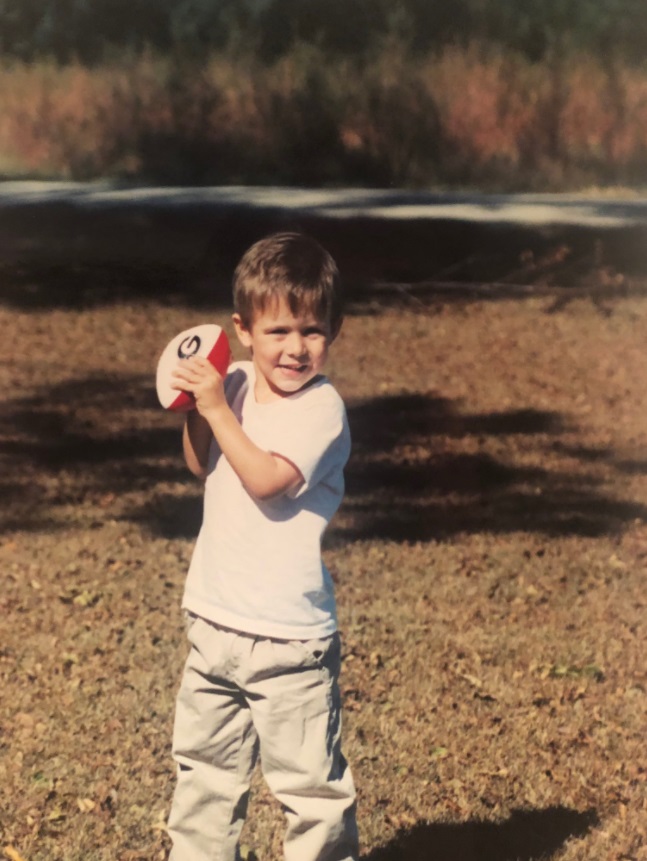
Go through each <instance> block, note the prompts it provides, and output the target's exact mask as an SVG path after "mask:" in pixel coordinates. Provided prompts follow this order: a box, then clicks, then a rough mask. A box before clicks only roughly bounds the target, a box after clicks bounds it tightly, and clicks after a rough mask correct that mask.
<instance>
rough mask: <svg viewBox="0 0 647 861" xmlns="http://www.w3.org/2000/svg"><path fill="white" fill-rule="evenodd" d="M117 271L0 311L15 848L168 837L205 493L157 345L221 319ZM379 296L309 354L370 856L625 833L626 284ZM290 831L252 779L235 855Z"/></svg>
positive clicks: (634, 524) (631, 733)
mask: <svg viewBox="0 0 647 861" xmlns="http://www.w3.org/2000/svg"><path fill="white" fill-rule="evenodd" d="M3 277H4V279H5V287H6V288H7V289H8V290H9V291H10V292H11V291H13V293H12V295H14V294H17V293H18V292H19V289H23V288H24V287H25V282H24V280H23V281H21V278H24V272H23V273H22V274H21V272H20V271H18V270H15V271H13V274H12V271H9V270H7V271H5V273H4V276H3ZM12 278H13V281H12ZM21 285H22V286H21ZM112 286H113V287H114V288H115V290H116V291H117V292H116V293H115V294H114V297H115V298H116V300H117V301H112V302H110V303H93V302H90V301H88V302H85V303H84V304H81V305H79V304H78V303H77V305H76V306H75V305H74V303H71V302H70V303H65V306H64V307H56V304H55V303H49V304H48V303H42V302H36V303H34V305H32V306H31V307H27V306H26V305H24V304H22V305H21V304H20V303H16V302H11V303H7V305H6V306H5V307H3V308H2V309H0V325H1V326H2V331H4V332H5V333H9V337H8V338H5V341H4V344H3V354H4V361H3V365H2V371H1V374H2V379H1V384H2V390H3V395H4V404H3V410H2V414H1V415H0V433H1V434H2V451H3V454H2V471H1V473H0V485H1V487H2V504H3V511H2V519H1V520H0V530H1V531H0V559H1V560H2V566H3V571H4V589H3V592H2V596H1V597H0V604H1V621H0V625H1V635H0V674H1V677H2V691H3V696H2V700H1V702H0V727H1V733H2V734H1V736H0V748H1V750H2V758H1V759H0V829H1V830H0V853H1V851H2V847H7V848H5V849H4V852H5V855H6V857H7V858H10V859H14V861H15V859H18V858H19V857H22V858H24V859H26V861H58V859H60V861H63V859H64V861H115V859H117V861H144V859H146V861H152V859H163V858H165V853H166V849H167V845H166V836H165V834H164V830H163V825H164V820H165V817H166V814H167V811H168V806H169V801H170V797H171V792H172V788H173V766H172V763H171V759H170V750H169V748H170V734H171V724H172V715H173V703H174V696H175V691H176V688H177V684H178V681H179V676H180V672H181V666H182V663H183V659H184V655H185V643H184V638H183V624H182V619H181V614H180V596H181V590H182V584H183V580H184V576H185V572H186V567H187V563H188V560H189V557H190V553H191V549H192V544H193V540H194V537H195V534H196V530H197V527H198V522H199V514H200V504H201V503H200V497H201V489H200V486H199V484H198V483H197V482H195V481H194V480H193V479H192V478H191V477H190V476H189V474H188V473H187V472H186V470H185V469H184V467H183V464H182V461H181V456H180V445H179V439H180V427H179V420H178V419H177V417H174V416H171V415H167V414H165V413H163V412H162V410H161V409H160V408H159V407H158V405H157V403H156V401H155V396H154V392H153V387H152V386H153V370H154V364H155V360H156V357H157V355H158V354H159V352H160V351H161V349H162V347H163V346H164V344H165V343H166V341H167V340H168V339H169V338H170V337H171V336H172V335H174V334H175V333H176V332H178V331H180V330H181V329H182V328H184V327H186V326H189V325H192V324H194V323H196V322H204V321H205V320H206V319H207V318H209V319H213V320H215V322H219V323H221V324H224V325H225V326H227V327H228V322H227V317H226V315H225V313H224V312H223V311H217V312H216V313H215V314H214V315H211V314H210V312H208V311H207V309H206V307H205V305H204V303H202V302H199V303H198V302H196V303H193V304H187V302H186V301H184V299H183V298H182V296H181V295H180V294H171V293H166V294H165V295H164V296H159V297H155V295H150V296H148V297H147V298H146V299H143V298H139V299H138V300H136V301H131V300H128V299H127V290H125V289H124V290H123V291H122V293H121V294H119V288H120V286H121V285H120V283H119V279H118V273H116V274H115V283H114V285H112ZM35 289H37V290H38V291H40V292H39V295H40V296H42V295H44V294H45V293H46V291H47V282H46V280H45V279H44V278H41V279H40V281H39V282H38V283H37V284H36V285H35ZM396 300H397V301H390V302H389V303H381V302H380V299H379V295H378V296H377V298H375V297H373V298H372V299H371V301H370V302H365V303H363V304H362V303H358V304H357V305H356V306H355V308H354V313H353V314H352V315H351V316H349V318H348V319H347V321H346V324H345V327H344V330H343V333H342V335H341V337H340V340H339V342H338V344H336V346H335V349H334V350H333V355H332V360H331V365H330V369H329V370H330V375H331V377H332V378H333V380H334V381H335V382H336V384H337V386H338V388H339V390H340V391H341V393H342V394H343V396H344V397H345V399H346V401H347V403H348V407H349V415H350V420H351V424H352V428H353V435H354V441H355V444H354V453H353V458H352V461H351V463H350V465H349V469H348V476H347V479H348V481H347V484H348V492H347V496H346V500H345V503H344V506H343V508H342V510H341V511H340V513H339V516H338V517H337V519H336V521H335V523H334V525H333V527H332V528H331V530H330V534H329V536H328V539H327V545H326V550H325V552H326V559H327V562H328V564H329V566H330V568H331V570H332V572H333V575H334V577H335V579H336V581H337V589H338V599H339V608H340V619H341V625H342V629H343V635H344V665H343V678H342V686H343V692H344V699H345V707H346V712H345V736H346V752H347V755H348V758H349V759H350V761H351V763H352V765H353V768H354V772H355V776H356V780H357V784H358V788H359V796H360V808H359V816H360V826H361V832H362V843H363V851H364V857H365V858H366V859H370V861H391V859H393V860H394V861H395V859H399V858H405V857H406V858H408V859H413V861H423V859H425V861H426V859H427V858H428V857H431V856H432V855H433V857H435V858H437V859H439V861H445V859H447V861H449V859H452V861H453V859H456V858H461V859H463V861H477V859H478V861H513V859H517V858H523V859H533V858H539V857H553V858H558V857H559V858H560V859H564V861H584V859H586V861H598V859H600V861H602V859H605V861H606V859H609V861H610V859H620V858H623V859H638V858H644V857H646V856H645V854H644V853H645V845H646V843H647V834H646V832H647V827H646V825H645V823H646V822H647V794H646V791H645V786H646V785H647V782H646V781H645V767H646V762H645V755H644V728H645V727H644V719H645V712H646V707H647V687H646V680H645V671H644V655H645V645H646V643H645V626H644V619H645V598H644V582H645V574H646V565H647V426H646V422H645V419H646V416H647V412H646V411H645V392H646V391H647V386H646V383H647V374H646V371H645V338H644V333H645V330H646V324H647V303H646V302H645V300H643V299H641V298H639V297H634V298H631V297H629V298H624V299H613V300H606V301H605V304H604V307H598V306H596V305H595V304H594V303H593V302H591V301H589V300H588V299H578V300H575V301H569V302H568V303H565V304H563V306H561V307H557V308H556V307H555V303H554V301H553V300H552V299H551V298H547V297H544V298H542V297H539V298H524V299H504V300H502V301H498V302H490V301H470V302H465V301H449V300H442V299H441V300H439V299H438V297H435V298H434V299H433V301H432V300H431V299H429V297H427V296H425V295H422V296H419V297H418V298H417V299H416V300H415V301H412V300H411V298H410V297H409V296H406V295H402V294H401V293H400V294H398V295H397V296H396ZM281 830H282V824H281V814H280V811H279V810H278V809H277V807H276V805H275V804H274V802H273V801H272V799H271V798H270V797H269V796H268V794H267V792H266V791H265V789H264V788H263V786H262V784H261V782H260V780H257V781H256V782H255V794H254V798H253V800H252V806H251V813H250V822H249V824H248V826H246V832H245V844H246V852H247V851H248V854H249V855H250V857H251V856H252V853H255V855H256V856H257V857H258V858H259V859H262V861H269V859H276V858H279V857H280V842H281ZM250 847H251V848H250Z"/></svg>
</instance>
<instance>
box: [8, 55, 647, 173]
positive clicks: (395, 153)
mask: <svg viewBox="0 0 647 861" xmlns="http://www.w3.org/2000/svg"><path fill="white" fill-rule="evenodd" d="M646 139H647V76H646V75H645V71H644V69H642V68H637V67H635V66H629V65H626V66H624V65H622V63H621V62H620V61H617V60H613V61H612V60H609V59H607V60H606V61H604V62H603V61H601V60H598V59H596V58H593V57H590V56H587V55H580V56H570V57H569V58H568V59H567V60H566V59H564V60H563V61H561V62H559V63H558V62H554V63H552V64H551V63H548V62H542V63H531V62H530V61H529V60H527V59H525V58H523V57H522V56H520V55H516V54H513V53H511V52H504V51H501V50H499V51H495V50H494V49H487V50H486V49H484V48H482V47H478V46H476V45H474V46H473V47H471V48H467V49H463V48H451V47H448V48H445V49H444V50H443V51H442V52H440V53H439V54H438V55H432V56H428V57H417V58H411V57H410V56H409V55H408V54H407V53H406V51H405V50H404V49H403V48H402V47H401V46H399V45H398V44H397V42H396V43H389V44H388V45H387V46H385V47H383V48H382V50H381V51H379V52H377V53H374V54H372V55H371V57H370V58H368V59H366V58H365V59H362V60H359V59H355V60H350V59H346V60H344V59H339V60H337V61H334V60H331V59H330V58H329V57H324V56H323V55H322V54H320V53H319V52H318V51H317V50H316V49H314V48H309V47H304V46H302V47H300V48H295V49H294V50H293V51H292V52H291V53H290V54H288V55H286V56H285V57H283V58H281V59H280V60H278V61H276V62H275V63H274V64H273V65H272V66H270V67H266V66H263V65H261V64H260V63H258V62H257V61H256V60H254V59H253V58H250V57H249V56H241V55H235V54H231V55H229V54H221V55H214V56H213V57H212V58H211V59H210V60H205V61H202V62H200V63H198V62H195V63H191V62H188V61H186V60H183V61H180V60H177V61H173V60H172V59H169V58H165V59H162V58H156V57H154V56H152V55H150V54H144V55H143V56H141V57H139V58H136V59H133V60H131V61H130V62H127V61H126V60H122V61H119V62H114V63H113V64H112V65H104V66H101V67H96V68H88V67H86V66H83V65H80V64H76V65H75V64H69V65H66V66H63V67H59V66H56V65H55V64H53V63H51V64H50V63H46V62H40V63H35V64H32V65H27V64H21V63H18V62H13V63H8V62H6V63H5V65H4V66H3V67H2V69H0V168H1V169H2V171H3V172H4V173H5V175H8V174H9V175H15V174H16V173H22V174H37V175H47V176H63V177H72V178H80V179H83V178H89V177H97V176H113V177H114V176H125V177H132V176H138V177H144V178H148V179H151V180H158V181H159V180H161V181H171V182H181V183H195V182H210V183H231V182H234V183H235V182H246V183H275V184H276V183H285V184H301V185H308V184H313V185H320V184H322V183H323V184H326V183H352V184H364V185H366V184H372V185H393V184H394V185H400V186H430V185H478V186H480V187H481V188H483V187H497V188H501V187H503V188H507V189H513V188H516V189H520V188H524V189H531V188H534V189H537V188H541V189H546V188H553V189H560V188H566V187H577V186H581V185H583V184H598V185H604V184H609V183H639V182H644V181H645V178H646V176H647V151H646V149H645V140H646Z"/></svg>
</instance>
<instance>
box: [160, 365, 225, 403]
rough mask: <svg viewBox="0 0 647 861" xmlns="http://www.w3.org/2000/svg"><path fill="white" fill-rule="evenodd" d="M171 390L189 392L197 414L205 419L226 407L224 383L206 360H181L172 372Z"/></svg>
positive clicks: (221, 377)
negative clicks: (193, 399) (193, 400)
mask: <svg viewBox="0 0 647 861" xmlns="http://www.w3.org/2000/svg"><path fill="white" fill-rule="evenodd" d="M172 388H173V389H178V390H179V391H184V392H190V393H191V394H192V395H193V397H194V398H195V406H196V409H197V410H198V412H199V413H200V414H201V415H202V416H204V417H205V418H207V417H209V416H210V415H211V416H214V417H215V415H216V414H217V413H218V412H219V411H220V410H221V409H222V408H223V407H226V406H227V399H226V397H225V381H224V378H223V376H222V375H221V374H219V373H218V371H217V370H216V369H215V368H214V366H213V365H212V364H211V362H209V361H208V360H207V359H204V358H202V357H201V356H192V357H191V358H188V359H182V360H181V361H180V362H179V363H178V366H177V368H176V369H175V370H174V371H173V383H172Z"/></svg>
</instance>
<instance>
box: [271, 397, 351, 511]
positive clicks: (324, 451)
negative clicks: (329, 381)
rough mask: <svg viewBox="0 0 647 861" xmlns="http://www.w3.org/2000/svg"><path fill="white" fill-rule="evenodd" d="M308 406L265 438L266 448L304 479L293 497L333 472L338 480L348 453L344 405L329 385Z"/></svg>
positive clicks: (304, 406)
mask: <svg viewBox="0 0 647 861" xmlns="http://www.w3.org/2000/svg"><path fill="white" fill-rule="evenodd" d="M317 394H318V395H319V396H318V397H316V398H314V397H313V398H312V399H311V402H310V403H304V404H303V407H302V408H300V409H294V410H292V411H291V412H292V413H293V415H292V416H291V418H292V420H291V421H287V422H285V421H284V422H281V425H280V427H279V426H278V425H277V426H276V427H275V428H274V429H273V432H272V434H271V435H270V436H269V437H268V438H267V439H266V444H267V448H268V449H269V450H270V451H272V452H274V454H277V455H280V456H281V457H284V458H286V459H287V460H289V461H290V462H291V463H293V464H294V465H295V466H296V467H297V469H298V470H299V471H300V473H301V475H302V476H303V478H304V483H303V484H302V485H300V486H299V488H298V490H297V492H296V493H295V494H294V495H295V496H297V495H301V494H302V493H304V492H305V491H306V490H307V489H308V488H310V487H313V486H314V485H316V484H318V483H319V482H320V481H323V480H324V479H326V478H327V477H328V476H329V475H331V474H333V473H338V475H339V478H340V479H341V476H342V471H343V468H344V466H345V464H346V461H347V460H348V457H349V454H350V432H349V430H348V421H347V418H346V410H345V409H344V404H343V402H342V400H341V398H340V397H339V395H337V393H336V392H335V391H334V389H332V387H331V386H329V388H328V391H326V390H325V389H324V391H323V392H318V393H317Z"/></svg>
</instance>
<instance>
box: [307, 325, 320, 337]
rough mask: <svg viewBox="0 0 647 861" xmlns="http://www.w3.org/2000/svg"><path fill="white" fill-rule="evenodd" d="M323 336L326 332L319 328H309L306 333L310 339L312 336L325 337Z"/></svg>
mask: <svg viewBox="0 0 647 861" xmlns="http://www.w3.org/2000/svg"><path fill="white" fill-rule="evenodd" d="M323 334H324V330H323V329H322V328H321V327H319V326H309V327H308V328H307V329H306V330H305V332H304V335H305V336H306V337H309V336H310V335H323Z"/></svg>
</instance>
